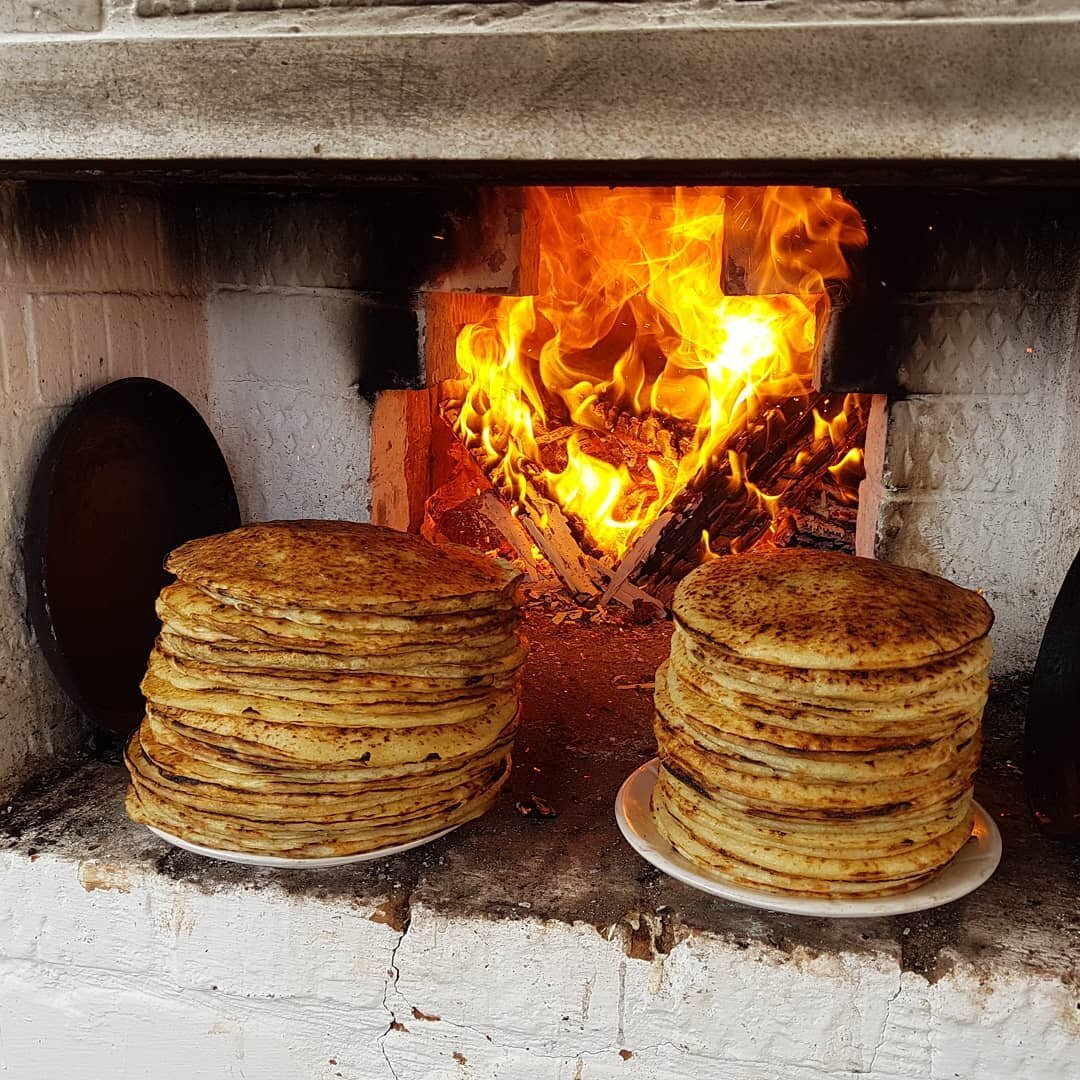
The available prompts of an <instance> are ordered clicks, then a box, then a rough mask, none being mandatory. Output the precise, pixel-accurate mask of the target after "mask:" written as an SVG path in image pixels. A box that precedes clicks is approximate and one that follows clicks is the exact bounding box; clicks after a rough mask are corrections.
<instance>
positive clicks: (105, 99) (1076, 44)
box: [0, 4, 1080, 173]
mask: <svg viewBox="0 0 1080 1080" xmlns="http://www.w3.org/2000/svg"><path fill="white" fill-rule="evenodd" d="M612 6H613V7H615V8H625V7H626V5H612ZM737 6H738V7H742V5H737ZM747 6H748V7H749V5H747ZM554 7H558V8H560V9H561V11H562V20H561V22H560V21H556V20H555V19H554V17H553V16H551V15H548V16H547V17H546V20H547V21H546V22H543V23H541V24H540V27H539V28H531V27H530V23H529V22H528V20H527V19H526V20H522V21H519V22H515V21H514V20H508V21H503V22H499V21H498V20H494V21H493V24H492V26H493V27H494V29H493V28H492V27H490V26H488V25H486V24H485V23H484V21H483V20H482V19H480V18H478V17H477V18H461V19H459V20H458V23H457V28H452V27H453V25H454V24H453V23H452V21H451V20H449V19H443V20H442V21H440V22H435V23H433V24H431V25H430V26H429V25H428V24H413V23H410V22H406V21H400V22H397V23H391V24H387V23H386V22H385V21H384V22H379V23H371V24H370V25H368V24H366V23H365V22H364V21H363V20H362V19H359V20H353V21H347V22H345V23H343V24H342V26H343V27H344V26H348V27H349V30H348V31H347V32H343V31H338V30H333V29H332V27H331V28H330V29H327V27H329V24H318V25H319V26H320V27H321V28H322V29H320V32H318V33H311V32H309V31H310V30H312V29H313V28H314V26H315V25H316V24H311V26H308V25H307V24H306V23H305V22H304V20H303V18H302V17H301V15H297V17H296V20H295V23H296V26H295V29H296V31H297V32H295V33H288V34H286V33H283V32H282V31H284V30H287V29H293V27H292V26H291V25H290V26H286V25H284V24H283V23H280V21H279V22H277V23H270V22H266V23H264V22H255V23H252V24H251V25H252V30H251V33H250V35H247V36H237V30H236V26H237V24H236V23H234V24H233V25H232V27H231V28H230V31H229V34H231V36H229V34H226V35H224V36H205V37H193V36H147V35H146V34H141V35H140V34H137V33H134V32H133V31H131V30H130V28H125V29H124V32H123V34H122V35H121V34H120V33H119V32H114V31H112V30H110V29H109V28H107V30H106V34H105V35H98V36H85V35H78V36H75V35H68V36H58V35H49V36H36V35H34V36H27V35H16V36H9V37H6V38H5V37H2V36H0V115H3V116H4V121H3V123H2V124H0V162H3V161H6V162H8V163H9V165H10V164H14V163H19V162H27V161H32V160H38V161H41V160H50V161H55V162H79V161H91V160H93V161H103V162H108V161H135V160H141V161H150V160H154V161H161V162H168V161H188V162H202V163H206V162H214V161H226V160H244V161H252V162H259V161H263V162H266V161H270V160H275V159H276V160H284V159H288V160H291V161H296V162H318V161H324V162H325V161H338V162H354V163H360V164H367V165H370V166H375V167H377V166H380V165H381V166H386V165H389V164H393V163H398V164H399V165H405V166H407V165H408V164H409V163H418V162H443V163H448V164H453V163H488V164H498V163H503V164H506V165H510V166H513V165H519V166H520V165H522V164H527V163H530V162H534V163H535V162H548V163H553V164H559V163H563V164H565V163H575V162H578V163H601V164H606V165H609V166H610V170H611V172H613V173H617V172H618V169H619V168H620V167H621V166H623V165H625V166H627V167H628V168H634V169H640V168H641V167H642V166H643V165H647V164H648V163H655V162H673V163H679V162H697V163H701V162H711V163H714V165H715V166H716V168H717V169H718V170H722V169H723V167H724V166H725V165H727V166H728V167H729V168H730V167H732V166H734V165H738V164H740V163H757V164H758V167H761V166H764V167H768V166H769V164H770V163H772V164H778V163H782V162H807V163H810V164H817V165H818V166H820V165H823V164H824V165H830V164H833V165H836V166H841V165H850V164H851V163H859V162H870V161H877V162H896V163H902V162H922V163H925V165H926V168H927V169H928V170H932V169H933V168H934V167H935V165H941V164H942V163H946V162H998V163H1003V162H1008V163H1013V164H1020V165H1023V164H1024V163H1029V164H1030V163H1033V162H1046V163H1050V162H1055V163H1058V165H1060V164H1061V163H1070V162H1077V161H1080V137H1078V135H1077V128H1076V122H1075V102H1076V100H1077V99H1078V97H1080V8H1077V7H1076V6H1074V5H1066V4H1054V5H1051V9H1052V10H1051V11H1050V13H1049V14H1048V13H1047V6H1046V5H1045V4H1043V5H1036V6H1034V7H1032V8H1030V9H1029V11H1030V13H1029V14H1024V10H1025V9H1023V8H1017V9H1015V10H1014V9H1013V8H1012V6H1011V5H1010V6H1009V13H1008V17H1007V18H995V17H994V16H993V14H987V13H986V12H985V11H980V12H977V13H976V15H975V16H973V17H948V12H946V15H945V16H942V17H934V16H932V15H926V14H925V13H920V17H919V18H905V17H899V18H896V19H891V20H890V19H885V18H874V19H861V18H859V17H857V15H856V14H855V13H857V12H858V11H859V10H860V9H861V8H862V7H863V5H857V4H856V5H844V7H845V8H846V9H847V10H849V11H851V12H852V13H853V14H852V15H851V16H848V17H846V18H845V17H842V16H838V15H835V14H834V15H833V16H832V17H831V18H829V19H824V20H821V19H818V20H813V19H812V17H811V14H810V13H809V9H807V8H806V6H805V5H804V6H803V9H804V10H806V11H807V12H808V13H807V14H805V15H804V16H803V17H802V19H801V20H800V19H799V18H787V19H785V18H781V17H780V16H777V17H776V18H775V19H773V21H767V20H765V19H763V18H760V17H759V18H758V19H756V20H755V21H751V20H746V19H742V20H740V19H735V18H732V17H731V15H730V9H725V8H724V7H721V8H719V9H717V11H716V13H715V14H713V15H711V16H710V15H709V14H708V13H707V12H705V11H704V10H699V11H698V12H697V14H696V17H695V19H694V20H693V22H692V24H688V21H687V20H686V19H683V20H682V21H681V22H680V21H678V20H673V24H672V25H665V24H663V23H662V22H658V20H657V19H655V18H651V17H649V16H648V15H647V14H642V15H641V17H640V19H639V20H638V21H637V22H636V23H635V22H634V21H632V20H631V19H629V18H628V17H627V15H626V13H625V11H623V12H622V13H621V14H620V15H619V18H618V19H617V20H616V21H613V22H612V23H611V24H610V25H608V24H606V23H605V21H604V18H603V17H601V16H597V15H596V14H595V10H594V6H590V5H581V6H580V9H581V11H582V12H592V14H591V15H590V16H589V18H588V19H585V18H584V15H583V16H582V20H579V21H575V19H574V18H573V17H572V15H573V12H574V10H576V9H578V8H579V5H575V4H563V5H548V8H549V9H550V8H554ZM630 7H631V8H633V7H637V5H630ZM645 7H646V5H641V8H645ZM900 7H901V6H898V10H899V8H900ZM902 7H903V8H905V9H906V8H907V5H903V6H902ZM965 7H966V6H965ZM413 10H415V9H413ZM429 10H430V9H429ZM447 10H451V9H447ZM568 10H569V14H568V13H567V12H568ZM956 10H957V9H956V8H955V7H953V8H952V11H954V12H955V11H956ZM725 12H727V13H725ZM279 14H280V15H282V16H284V15H285V13H279ZM354 14H356V13H354ZM202 18H203V17H202V16H199V17H195V19H194V21H195V22H196V23H198V22H199V21H200V20H201V19H202ZM234 18H243V16H236V17H234ZM612 19H613V20H614V19H615V16H612ZM178 21H182V20H171V19H167V20H139V22H141V23H142V25H143V26H145V25H147V24H152V25H156V26H161V25H162V24H165V23H167V24H172V23H174V22H178ZM388 25H389V27H390V29H389V30H388V29H387V26H388ZM365 27H366V28H365ZM421 28H422V29H423V32H420V29H421ZM206 31H207V33H208V35H210V34H214V35H216V34H217V33H219V32H221V31H220V30H219V28H217V27H214V28H213V29H211V25H210V24H209V23H208V24H207V26H206ZM323 31H326V32H323ZM110 35H113V36H110Z"/></svg>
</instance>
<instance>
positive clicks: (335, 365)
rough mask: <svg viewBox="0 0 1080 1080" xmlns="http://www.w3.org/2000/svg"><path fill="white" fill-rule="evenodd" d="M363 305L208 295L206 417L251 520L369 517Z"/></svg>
mask: <svg viewBox="0 0 1080 1080" xmlns="http://www.w3.org/2000/svg"><path fill="white" fill-rule="evenodd" d="M362 303H363V302H362V300H360V299H359V298H356V297H343V296H326V295H319V294H317V293H312V292H298V293H292V294H288V293H286V294H282V293H258V292H228V291H226V292H219V293H216V294H215V295H214V296H213V297H211V299H210V301H209V303H208V309H207V310H208V333H209V348H210V359H211V363H210V371H211V388H210V415H211V417H212V423H213V426H214V428H215V430H216V431H218V432H220V437H221V444H222V449H223V451H224V453H225V458H226V460H227V461H228V463H229V466H230V468H231V470H232V473H233V478H234V480H235V481H236V485H237V492H238V495H239V497H240V505H241V510H242V512H243V513H244V516H245V517H246V518H250V519H255V520H266V519H269V518H278V517H285V518H290V517H331V518H351V519H353V520H356V519H361V518H365V517H366V516H367V504H368V483H367V477H368V472H369V467H368V464H369V430H370V407H369V406H368V404H367V402H366V401H364V400H363V399H362V398H361V397H360V395H359V393H358V390H357V381H358V378H359V374H360V367H359V360H358V357H357V348H356V327H357V317H358V312H359V310H360V307H361V306H362Z"/></svg>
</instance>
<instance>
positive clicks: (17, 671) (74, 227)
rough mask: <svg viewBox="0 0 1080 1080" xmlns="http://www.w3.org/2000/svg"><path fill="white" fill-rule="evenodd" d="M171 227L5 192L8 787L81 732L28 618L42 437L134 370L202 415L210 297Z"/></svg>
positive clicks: (2, 515) (0, 507)
mask: <svg viewBox="0 0 1080 1080" xmlns="http://www.w3.org/2000/svg"><path fill="white" fill-rule="evenodd" d="M168 234H169V229H168V228H167V227H166V224H165V221H164V219H163V216H162V208H161V206H160V205H159V204H158V202H157V201H156V200H155V199H153V198H150V197H146V196H139V195H131V194H121V193H112V194H105V193H102V192H99V191H95V190H93V189H90V188H78V187H74V188H73V187H71V186H63V187H58V186H49V185H44V186H42V185H36V186H33V187H27V186H25V185H19V184H6V185H2V186H0V392H2V394H3V401H4V406H5V408H4V422H3V429H2V435H0V793H3V792H6V791H7V790H9V789H10V788H11V787H12V786H13V785H14V784H15V783H17V782H18V780H19V779H21V778H22V777H23V776H24V775H25V774H27V773H28V772H30V771H31V769H32V768H33V767H34V766H35V765H40V763H41V760H42V759H47V758H49V757H53V756H61V755H63V754H65V753H67V752H69V751H70V750H71V749H72V748H73V747H74V746H75V745H76V744H77V743H78V742H79V741H80V740H81V738H82V737H83V734H84V726H83V722H82V720H81V719H80V718H79V716H78V715H77V714H76V712H75V710H74V709H73V707H72V706H71V705H70V704H69V703H68V702H67V700H66V699H65V698H64V697H63V695H62V694H61V693H60V691H59V690H58V688H57V687H56V685H55V684H54V682H53V679H52V676H51V674H50V673H49V671H48V669H47V668H46V666H45V664H44V661H43V659H42V657H41V654H40V651H39V650H38V648H37V646H36V643H35V642H34V641H33V635H32V631H31V630H30V628H29V625H28V623H27V619H26V598H25V589H24V583H23V570H22V559H21V555H20V547H21V543H22V535H23V523H24V520H25V511H26V506H27V500H28V496H29V489H30V482H31V478H32V474H33V469H34V466H35V465H36V463H37V460H38V458H39V457H40V455H41V452H42V450H43V448H44V444H45V441H46V439H47V438H48V436H49V434H50V433H51V432H52V431H53V430H54V429H55V427H56V425H57V424H58V422H59V420H60V418H61V417H62V416H63V414H64V412H65V411H66V409H67V408H68V406H69V405H70V404H71V403H72V402H73V401H74V400H76V399H77V398H79V397H81V396H82V395H84V394H86V393H87V392H89V391H91V390H93V389H95V388H96V387H99V386H101V385H103V384H104V383H106V382H109V381H110V380H112V379H118V378H123V377H125V376H131V375H145V376H150V377H153V378H157V379H161V380H163V381H165V382H168V383H171V384H172V385H173V386H175V387H176V388H177V389H179V390H180V391H181V392H182V393H183V394H184V395H185V396H187V397H188V398H189V399H190V400H191V401H192V402H193V403H194V404H195V405H196V407H198V408H199V409H200V410H201V411H203V413H204V414H205V413H206V411H207V405H208V380H207V359H206V332H205V322H204V318H203V311H202V302H201V300H200V299H199V298H198V297H197V296H196V295H195V293H194V291H193V288H192V282H191V278H190V276H189V275H188V274H187V273H186V272H185V269H184V268H185V267H186V266H187V265H188V260H186V259H184V258H183V257H180V253H179V252H178V251H177V249H176V248H175V247H174V246H173V245H172V244H171V243H170V242H169V240H168Z"/></svg>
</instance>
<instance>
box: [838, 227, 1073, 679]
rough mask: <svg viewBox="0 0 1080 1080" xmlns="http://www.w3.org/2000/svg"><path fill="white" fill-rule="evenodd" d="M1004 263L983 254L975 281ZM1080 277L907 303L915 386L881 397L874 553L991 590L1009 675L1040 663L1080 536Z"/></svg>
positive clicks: (865, 490)
mask: <svg viewBox="0 0 1080 1080" xmlns="http://www.w3.org/2000/svg"><path fill="white" fill-rule="evenodd" d="M958 247H959V245H958ZM968 252H969V249H968V251H965V249H964V248H960V250H959V251H958V253H957V259H956V262H957V263H959V262H960V261H961V256H964V255H967V257H968V258H970V254H969V253H968ZM997 261H998V260H995V258H994V254H993V252H991V251H986V252H982V254H981V258H979V259H977V260H975V263H976V269H975V270H972V271H970V275H969V278H968V281H964V279H963V278H961V281H960V284H967V283H968V282H970V281H972V280H975V279H977V278H978V276H980V275H982V274H983V273H984V272H985V271H984V269H983V268H984V267H985V266H986V265H987V264H989V266H990V267H991V268H993V267H994V266H995V265H996V262H997ZM1010 265H1014V266H1015V264H1010ZM1038 266H1039V263H1038V261H1037V260H1035V261H1034V264H1033V267H1034V270H1033V271H1032V272H1037V271H1038ZM1014 272H1015V271H1014ZM1076 281H1077V276H1076V267H1075V266H1073V267H1072V268H1071V269H1070V270H1069V272H1068V275H1067V276H1066V277H1065V279H1064V280H1062V281H1060V282H1059V283H1058V288H1057V290H1040V289H1036V288H1032V285H1033V282H1031V281H1029V280H1025V279H1024V278H1021V279H1020V280H1019V281H1017V282H1014V284H1013V287H1012V288H1011V289H995V290H971V289H964V288H959V289H955V290H950V289H947V288H946V289H942V290H941V291H937V292H929V293H924V294H919V295H917V296H912V297H910V298H907V299H902V300H901V301H900V308H899V321H900V324H901V326H902V327H903V328H904V331H905V332H904V334H903V338H904V341H903V345H902V351H901V356H900V371H899V374H900V380H901V383H902V385H903V387H904V389H905V390H906V391H907V396H906V397H902V398H897V399H894V400H891V401H888V402H885V401H884V399H882V400H879V401H878V402H877V404H876V406H875V411H874V413H873V414H872V419H871V424H870V431H869V432H868V435H867V454H866V461H867V480H866V481H865V482H864V484H863V486H862V489H861V491H860V513H859V535H858V538H857V549H858V551H859V553H860V554H863V555H876V556H877V557H879V558H884V559H887V560H889V561H893V562H899V563H903V564H905V565H909V566H917V567H920V568H922V569H924V570H930V571H932V572H933V573H937V574H941V575H943V576H944V577H947V578H949V579H950V580H953V581H956V582H957V583H959V584H961V585H965V586H967V587H968V588H976V589H982V590H983V591H984V593H985V595H986V598H987V600H988V601H989V602H990V604H991V606H992V607H993V609H994V613H995V624H994V630H993V634H992V637H993V640H994V646H995V656H994V662H993V667H992V670H993V672H994V673H995V674H1013V673H1017V672H1022V671H1026V670H1030V669H1031V668H1032V667H1033V666H1034V663H1035V658H1036V656H1037V654H1038V649H1039V643H1040V641H1041V639H1042V634H1043V630H1044V629H1045V626H1046V620H1047V618H1048V616H1049V614H1050V608H1051V606H1052V604H1053V602H1054V599H1055V598H1056V596H1057V592H1058V589H1059V588H1060V587H1061V582H1062V580H1063V579H1064V577H1065V572H1066V570H1067V569H1068V566H1069V563H1070V562H1071V560H1072V558H1073V557H1074V556H1075V554H1076V551H1077V548H1078V547H1080V487H1078V484H1077V475H1078V473H1077V466H1078V464H1080V432H1078V425H1077V423H1076V417H1077V415H1078V413H1077V409H1078V406H1080V352H1078V350H1077V344H1076V334H1077V314H1078V312H1080V298H1078V293H1077V288H1076Z"/></svg>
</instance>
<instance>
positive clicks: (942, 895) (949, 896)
mask: <svg viewBox="0 0 1080 1080" xmlns="http://www.w3.org/2000/svg"><path fill="white" fill-rule="evenodd" d="M659 761H660V759H659V758H653V759H652V761H648V762H646V763H645V764H644V765H642V766H641V768H640V769H637V770H636V771H634V772H633V773H631V774H630V776H629V777H628V778H627V780H626V782H625V783H624V784H623V786H622V787H621V788H619V794H618V795H617V796H616V798H615V818H616V820H617V821H618V823H619V828H620V829H621V830H622V834H623V836H625V837H626V840H627V843H629V845H630V846H631V847H632V848H633V849H634V850H635V851H636V852H637V853H638V854H639V855H640V856H641V857H642V858H643V859H645V860H646V861H648V862H651V863H652V864H653V866H655V867H656V868H657V869H658V870H663V871H664V873H665V874H670V875H671V876H672V877H673V878H675V879H676V880H678V881H681V882H683V884H685V885H689V886H691V887H692V888H695V889H700V890H701V891H702V892H707V893H712V895H713V896H722V897H723V898H724V899H725V900H733V901H734V902H735V903H737V904H745V905H746V906H747V907H753V908H763V909H764V910H765V911H783V912H786V913H787V914H789V915H818V916H823V917H825V918H830V919H866V918H872V917H874V916H876V915H906V914H909V913H911V912H913V911H926V910H927V909H928V908H935V907H940V906H941V905H942V904H948V903H951V902H952V901H953V900H959V899H960V897H961V896H966V895H967V894H968V893H969V892H973V891H974V890H975V889H977V888H978V887H979V886H980V885H981V884H982V883H983V882H984V881H986V880H987V879H988V878H989V877H990V876H991V874H993V872H994V871H995V870H996V869H997V865H998V863H999V862H1000V861H1001V834H1000V833H999V832H998V828H997V825H995V824H994V821H993V819H992V818H991V817H990V815H989V814H988V813H987V812H986V811H985V810H984V809H983V808H982V807H981V806H980V805H979V804H978V803H975V804H974V806H975V824H974V827H973V828H972V832H971V838H970V839H969V840H968V842H967V843H966V844H965V845H964V846H963V847H962V848H961V849H960V851H959V852H958V853H957V854H956V855H955V856H954V857H953V860H952V862H950V863H949V865H948V866H947V867H946V868H945V869H944V870H943V871H942V872H941V873H940V874H938V876H937V877H935V878H934V879H933V880H932V881H928V882H927V883H926V884H925V885H922V886H920V887H919V888H918V889H913V890H912V891H911V892H909V893H903V894H901V895H900V896H882V897H865V898H863V897H857V898H852V899H826V898H822V899H818V898H816V897H806V896H785V895H784V894H782V893H774V892H769V891H768V890H766V889H749V888H747V887H746V886H744V885H734V884H732V883H730V882H727V881H724V880H723V879H722V878H719V877H714V876H713V875H712V874H710V873H709V872H708V871H707V870H702V869H701V868H699V867H697V866H695V865H694V864H693V863H692V862H690V861H689V860H688V859H685V858H683V856H682V855H680V854H679V853H678V852H677V851H676V850H675V849H674V848H673V847H672V846H671V844H669V843H668V841H667V840H666V839H665V838H664V837H663V836H661V835H660V832H659V830H658V829H657V828H656V824H655V822H654V821H653V816H652V807H651V801H652V791H653V786H654V785H655V783H656V778H657V771H658V767H659Z"/></svg>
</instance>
